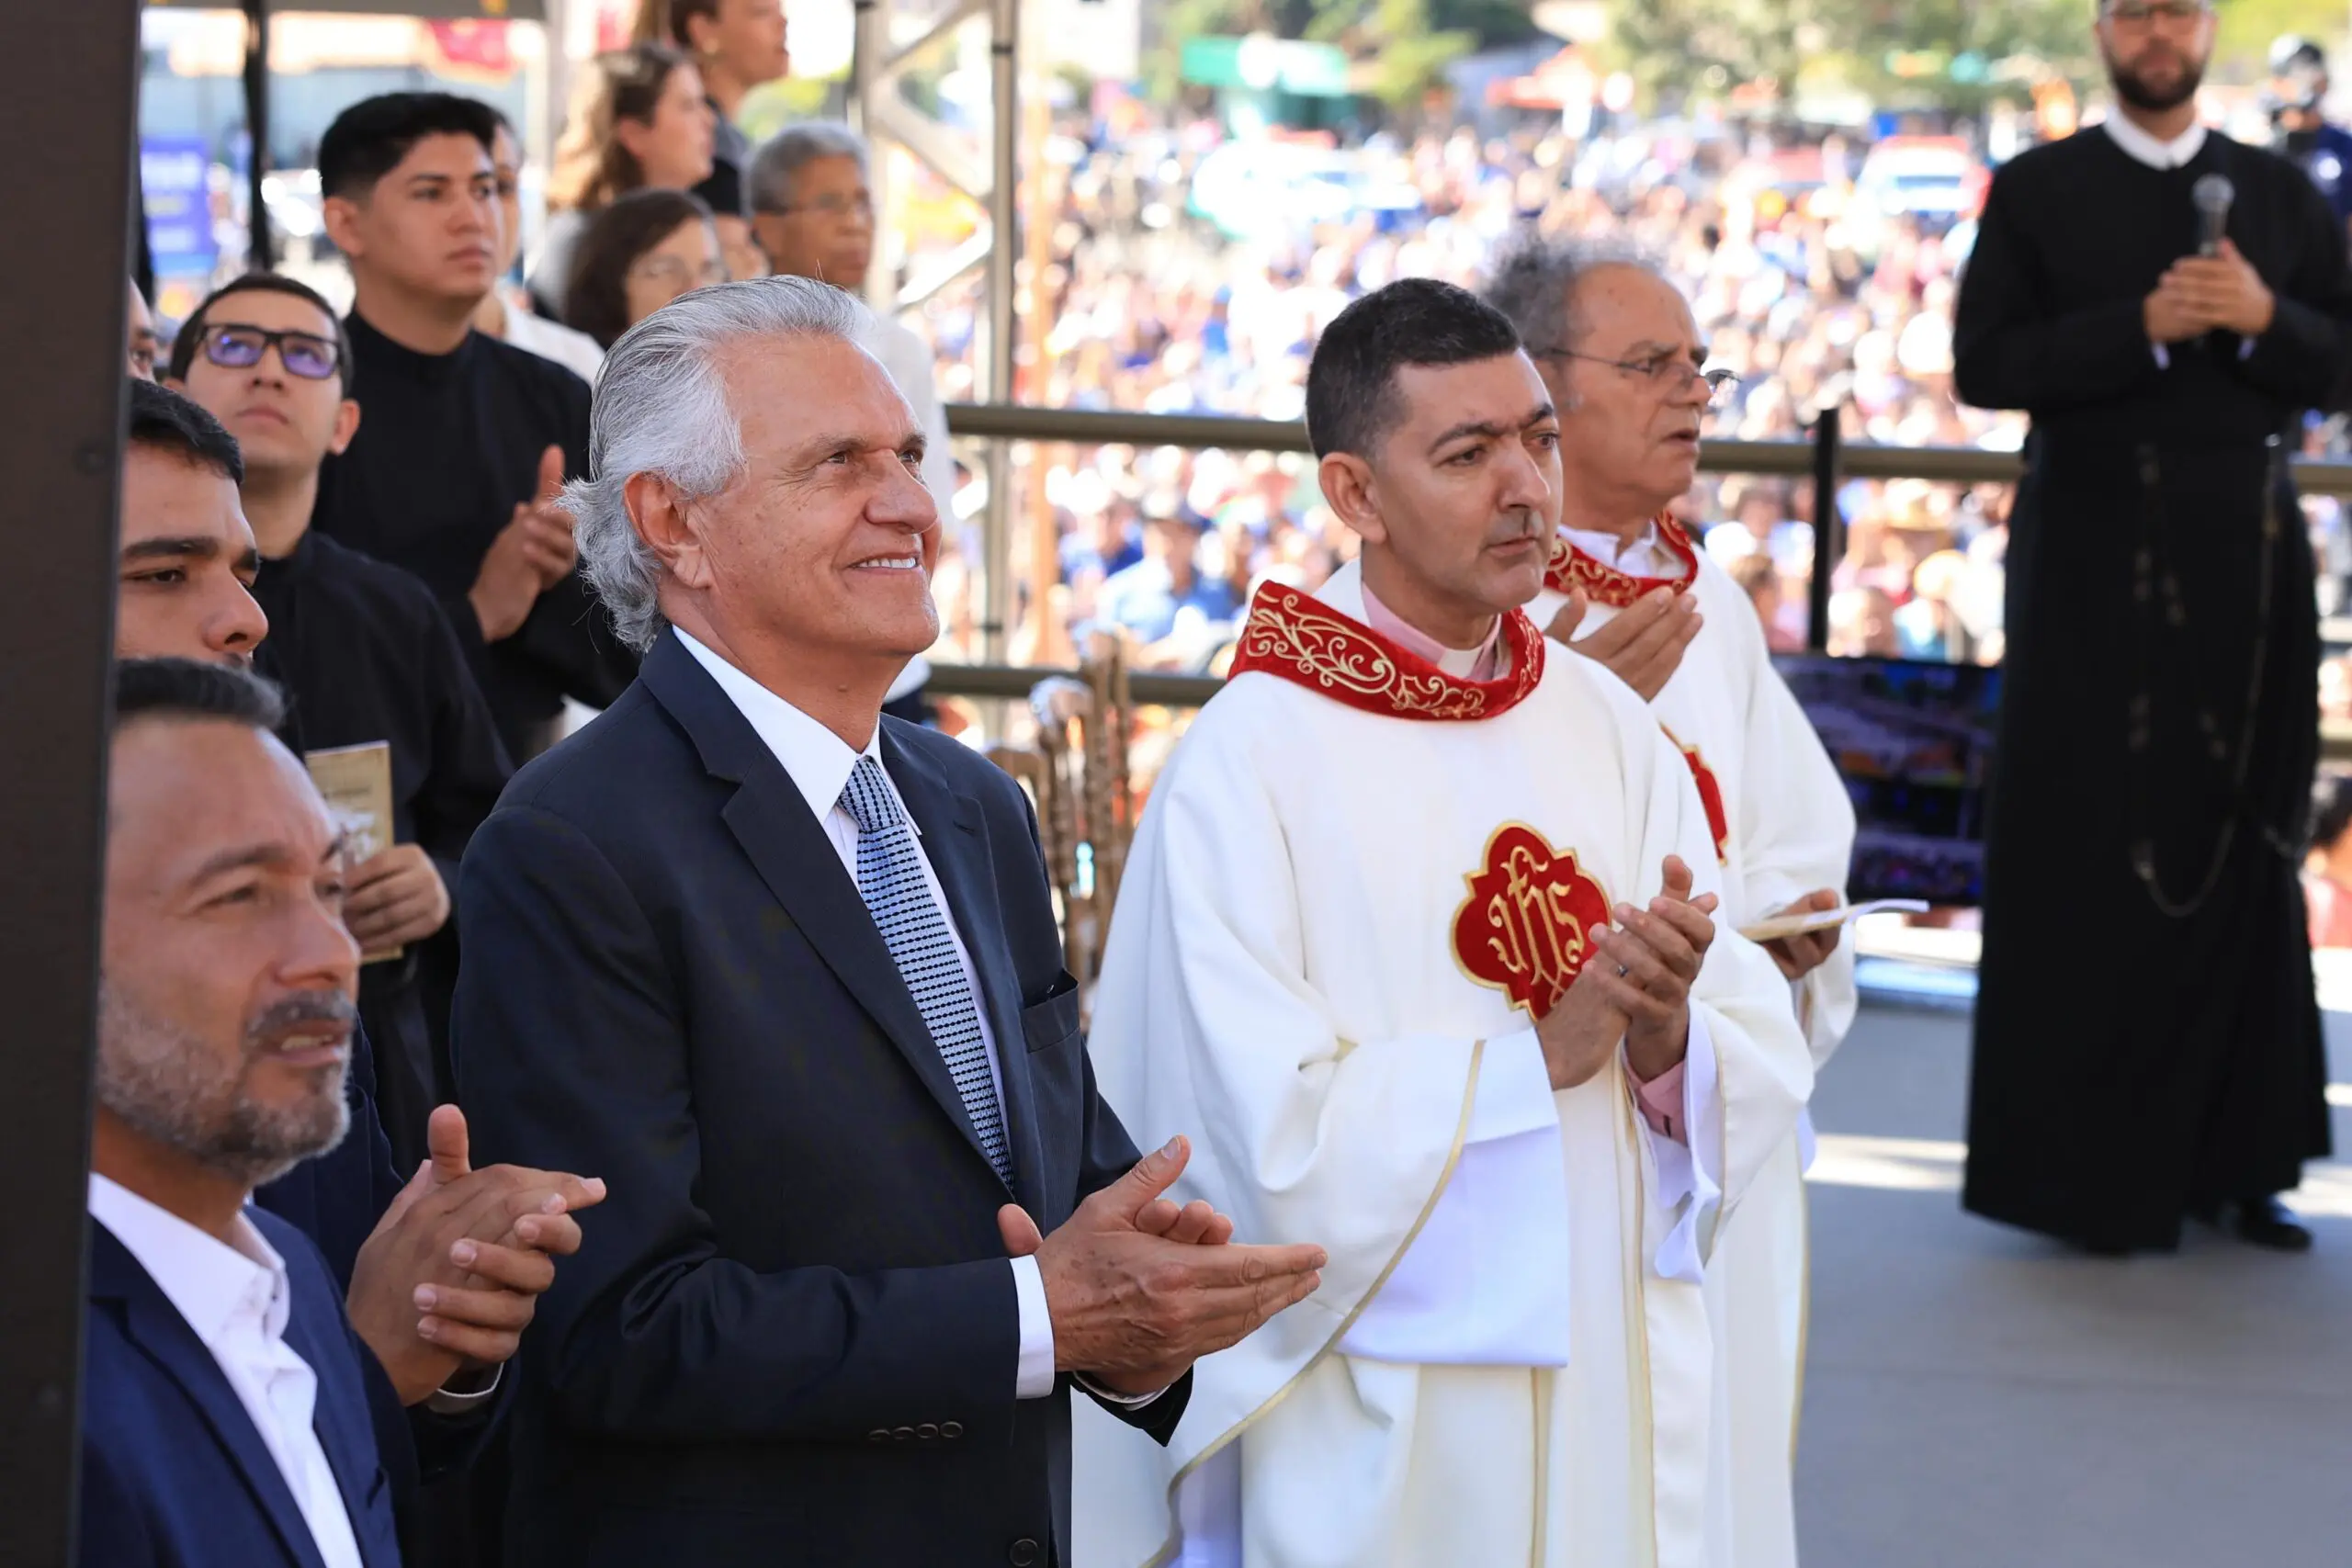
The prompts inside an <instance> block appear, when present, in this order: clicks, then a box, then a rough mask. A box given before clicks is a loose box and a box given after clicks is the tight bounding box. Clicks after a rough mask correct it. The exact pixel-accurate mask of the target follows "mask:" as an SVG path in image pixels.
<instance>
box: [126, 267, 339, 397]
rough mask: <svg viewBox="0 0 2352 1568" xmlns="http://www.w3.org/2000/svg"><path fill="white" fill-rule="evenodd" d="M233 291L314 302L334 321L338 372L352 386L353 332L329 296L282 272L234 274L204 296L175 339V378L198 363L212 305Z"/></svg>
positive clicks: (170, 372)
mask: <svg viewBox="0 0 2352 1568" xmlns="http://www.w3.org/2000/svg"><path fill="white" fill-rule="evenodd" d="M232 294H289V295H291V296H293V297H294V298H295V299H300V300H301V301H302V302H303V303H304V304H306V305H315V306H317V307H318V309H319V313H320V314H322V315H323V316H325V317H326V319H327V320H328V321H329V322H331V323H332V331H333V335H334V355H335V359H334V363H335V375H336V377H337V378H339V379H340V380H341V381H342V382H343V385H344V389H345V390H346V391H347V390H349V389H350V387H351V334H350V333H347V332H345V330H344V326H343V318H342V317H341V316H338V315H336V314H335V313H334V306H332V305H330V304H328V303H327V299H326V296H325V295H323V294H322V293H320V292H319V291H318V290H317V289H315V288H311V286H310V285H309V284H307V283H304V282H301V281H300V280H299V279H297V278H291V277H288V276H286V275H285V274H284V273H282V272H249V273H246V274H245V275H244V276H242V277H232V278H231V279H230V280H229V281H228V282H226V283H224V284H222V285H221V286H220V288H216V289H214V290H213V291H212V292H211V293H209V294H208V295H206V296H205V297H204V303H203V304H201V305H198V307H197V308H196V309H195V310H191V311H189V312H188V318H187V321H184V322H182V323H181V324H180V332H179V336H177V337H175V338H174V339H173V340H172V364H171V368H170V369H169V370H168V371H166V372H165V374H167V375H168V376H170V377H171V378H172V379H173V380H175V381H185V380H187V371H188V367H189V366H191V365H194V364H195V363H196V351H197V348H198V344H201V343H202V342H203V341H204V329H205V327H206V326H207V325H209V322H210V321H211V316H212V307H213V306H215V305H218V304H219V303H220V301H221V300H223V299H228V298H229V297H230V296H231V295H232Z"/></svg>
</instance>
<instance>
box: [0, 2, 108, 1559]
mask: <svg viewBox="0 0 2352 1568" xmlns="http://www.w3.org/2000/svg"><path fill="white" fill-rule="evenodd" d="M8 42H9V45H10V47H11V48H12V49H14V50H15V51H17V55H16V58H17V60H18V61H19V62H20V63H21V64H22V65H23V66H24V67H25V68H24V69H21V70H19V71H18V72H17V73H16V79H15V80H14V81H12V82H11V83H10V85H9V90H8V91H7V92H6V93H0V146H6V147H10V148H15V149H17V150H18V151H17V155H15V156H11V157H7V158H0V212H6V213H8V214H10V215H12V217H13V218H15V219H17V220H25V221H29V220H31V218H32V216H33V215H35V214H38V215H39V218H40V226H41V227H40V234H41V243H39V244H11V245H0V299H6V300H9V301H11V308H10V309H7V310H0V355H6V362H7V363H8V364H11V365H23V366H39V367H40V374H41V387H40V395H39V396H37V397H23V398H18V399H17V400H15V401H14V402H13V403H12V404H11V405H10V411H9V417H8V418H7V419H6V420H0V473H6V475H7V476H8V479H9V484H10V486H11V490H12V493H11V495H10V496H9V503H8V505H7V506H6V507H5V508H0V541H5V543H6V551H7V555H8V558H10V559H11V560H13V561H15V562H17V568H16V570H17V581H16V583H15V585H14V586H15V588H16V590H17V592H16V595H15V599H14V603H13V604H11V606H10V613H9V614H8V615H0V671H6V674H5V675H0V801H6V803H7V808H6V810H0V886H6V888H7V889H8V890H9V896H8V897H7V898H6V899H5V900H0V997H6V998H7V1021H6V1024H5V1025H0V1041H5V1042H6V1049H7V1057H8V1092H7V1093H6V1094H4V1095H0V1192H6V1194H7V1195H8V1219H7V1224H6V1233H5V1234H6V1238H7V1239H6V1247H5V1249H0V1267H5V1268H6V1272H7V1279H8V1286H7V1288H6V1290H0V1562H6V1563H12V1564H13V1563H25V1564H28V1565H29V1564H40V1565H42V1568H47V1565H49V1564H51V1563H59V1564H62V1563H68V1562H73V1561H74V1525H75V1521H76V1518H77V1517H78V1512H77V1502H76V1497H75V1485H76V1483H77V1479H78V1469H79V1465H78V1461H79V1459H80V1457H81V1438H80V1421H81V1367H82V1313H83V1303H84V1301H85V1293H86V1292H85V1284H84V1280H85V1249H84V1247H85V1231H86V1224H87V1223H86V1221H85V1218H84V1215H85V1210H86V1208H87V1203H88V1199H87V1191H88V1189H87V1185H86V1183H87V1176H86V1174H85V1173H86V1172H87V1171H88V1169H89V1134H90V1058H91V1046H92V1039H93V1034H94V1032H95V1030H96V1008H97V967H98V901H99V890H100V886H101V879H100V872H101V868H102V865H103V863H104V858H105V830H106V763H107V661H108V656H109V654H110V653H111V651H112V649H113V645H114V553H115V502H116V494H117V491H118V490H119V486H120V484H121V472H122V410H123V324H124V323H123V312H124V308H125V302H126V301H125V288H124V283H125V279H126V278H127V276H128V274H129V258H130V212H131V164H132V160H133V158H134V157H135V156H136V149H137V136H138V125H139V97H138V94H139V6H138V4H137V0H74V4H72V5H65V6H29V7H17V8H15V9H12V10H11V11H10V13H9V28H8ZM34 149H38V150H39V152H38V153H37V154H36V153H35V152H32V151H31V150H34Z"/></svg>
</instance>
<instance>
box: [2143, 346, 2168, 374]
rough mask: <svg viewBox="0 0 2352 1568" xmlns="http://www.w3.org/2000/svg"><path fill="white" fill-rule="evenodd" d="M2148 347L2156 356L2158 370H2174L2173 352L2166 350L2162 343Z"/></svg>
mask: <svg viewBox="0 0 2352 1568" xmlns="http://www.w3.org/2000/svg"><path fill="white" fill-rule="evenodd" d="M2148 347H2149V348H2150V349H2151V350H2153V351H2154V354H2155V356H2156V368H2157V369H2159V370H2169V369H2171V368H2172V350H2170V349H2169V348H2166V347H2165V345H2164V344H2160V343H2152V344H2149V345H2148Z"/></svg>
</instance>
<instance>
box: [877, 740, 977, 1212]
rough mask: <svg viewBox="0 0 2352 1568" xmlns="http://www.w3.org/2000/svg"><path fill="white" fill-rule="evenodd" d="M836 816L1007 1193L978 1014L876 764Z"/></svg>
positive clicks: (909, 835) (885, 936) (909, 833)
mask: <svg viewBox="0 0 2352 1568" xmlns="http://www.w3.org/2000/svg"><path fill="white" fill-rule="evenodd" d="M842 810H844V811H846V812H848V813H849V814H850V818H851V819H852V820H854V822H856V824H857V891H858V896H859V897H863V898H864V899H865V907H866V908H867V909H869V910H871V911H872V912H873V915H874V923H875V925H876V927H878V928H880V930H881V932H882V941H883V942H884V943H885V944H887V945H888V948H889V949H890V958H891V960H892V962H894V963H896V964H898V966H899V974H900V975H902V976H905V977H906V982H907V989H908V990H909V991H910V992H912V993H913V994H914V998H915V1007H916V1009H917V1010H919V1011H920V1012H922V1021H923V1026H924V1027H925V1028H927V1029H929V1030H930V1031H931V1038H932V1040H933V1043H935V1044H937V1045H938V1047H939V1054H940V1055H942V1056H944V1057H945V1058H946V1059H947V1072H948V1076H949V1077H953V1078H954V1079H955V1080H956V1094H957V1095H959V1096H961V1097H962V1099H963V1101H964V1113H965V1114H966V1115H967V1116H969V1117H970V1118H971V1119H972V1130H973V1131H974V1132H976V1133H978V1134H979V1137H980V1147H981V1148H982V1149H983V1150H985V1151H986V1152H987V1154H988V1156H989V1164H990V1165H992V1166H994V1167H996V1173H997V1175H998V1176H999V1177H1001V1179H1003V1180H1004V1182H1005V1184H1006V1185H1007V1186H1008V1187H1009V1186H1011V1185H1012V1161H1011V1159H1010V1158H1009V1157H1008V1156H1007V1155H1006V1152H1005V1140H1004V1112H1003V1111H1002V1110H1001V1108H1000V1107H999V1106H998V1104H997V1099H996V1086H995V1085H994V1084H992V1083H991V1082H989V1055H988V1046H987V1043H985V1042H984V1041H982V1040H981V1038H980V1010H979V1004H978V1001H977V1000H976V999H975V998H974V997H973V995H972V986H971V982H970V981H969V980H967V979H966V978H965V976H964V965H963V964H962V963H960V962H959V961H958V960H957V959H956V940H955V937H954V935H953V934H952V933H951V932H950V931H948V929H947V916H946V913H945V911H944V910H943V909H941V908H940V907H939V903H938V900H936V899H934V898H933V897H932V896H931V886H930V884H928V883H927V882H925V881H924V880H923V874H922V859H921V852H920V851H918V850H917V849H916V848H915V833H914V825H913V824H912V823H910V822H909V821H908V820H907V815H906V813H905V812H904V811H901V810H900V809H899V800H898V796H897V795H893V794H892V793H891V790H890V781H889V780H888V777H887V776H885V775H884V773H883V772H882V764H881V763H879V762H877V761H875V760H874V759H873V758H871V757H860V758H859V759H858V760H857V766H856V767H854V768H852V769H851V770H850V774H849V783H848V784H845V785H843V786H842Z"/></svg>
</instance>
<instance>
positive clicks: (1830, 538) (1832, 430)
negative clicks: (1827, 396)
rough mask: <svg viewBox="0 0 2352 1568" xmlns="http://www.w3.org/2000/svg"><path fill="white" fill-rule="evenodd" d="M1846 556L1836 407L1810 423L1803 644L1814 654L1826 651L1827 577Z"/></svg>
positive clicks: (1822, 413)
mask: <svg viewBox="0 0 2352 1568" xmlns="http://www.w3.org/2000/svg"><path fill="white" fill-rule="evenodd" d="M1845 553H1846V530H1845V528H1844V526H1843V525H1841V524H1840V523H1839V522H1838V405H1836V404H1835V403H1832V404H1831V405H1829V406H1828V407H1827V408H1826V409H1823V410H1822V411H1821V412H1819V413H1817V414H1815V416H1814V420H1813V578H1812V581H1809V582H1807V583H1806V584H1805V636H1804V645H1805V647H1807V648H1808V649H1812V650H1813V651H1814V652H1815V653H1824V652H1826V651H1827V650H1828V648H1829V578H1830V574H1831V573H1832V572H1834V571H1836V570H1838V559H1839V558H1841V557H1843V556H1844V555H1845Z"/></svg>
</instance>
